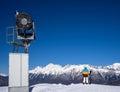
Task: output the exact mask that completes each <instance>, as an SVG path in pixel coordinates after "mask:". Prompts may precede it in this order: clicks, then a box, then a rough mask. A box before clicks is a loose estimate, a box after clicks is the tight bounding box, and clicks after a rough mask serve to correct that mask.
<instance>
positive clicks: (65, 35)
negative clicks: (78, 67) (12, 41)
mask: <svg viewBox="0 0 120 92" xmlns="http://www.w3.org/2000/svg"><path fill="white" fill-rule="evenodd" d="M16 10H18V11H20V12H27V13H29V14H30V15H31V16H32V18H33V20H34V22H35V27H36V32H37V39H36V41H34V42H32V43H31V46H30V48H29V55H30V65H29V66H30V69H33V68H35V67H36V66H38V65H40V66H45V65H47V64H49V63H55V64H60V65H66V64H91V65H102V66H105V65H110V64H113V63H115V62H120V1H119V0H3V1H0V24H1V25H0V73H8V61H9V60H8V55H9V52H12V49H13V46H11V45H8V44H6V37H5V35H6V27H8V26H15V23H14V21H15V20H14V18H15V17H14V12H15V11H16ZM21 49H22V48H21Z"/></svg>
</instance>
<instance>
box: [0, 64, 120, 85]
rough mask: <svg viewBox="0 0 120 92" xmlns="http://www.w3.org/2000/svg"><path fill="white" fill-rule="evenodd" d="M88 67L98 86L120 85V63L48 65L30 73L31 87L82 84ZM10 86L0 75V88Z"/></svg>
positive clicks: (92, 79)
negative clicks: (83, 73) (85, 68)
mask: <svg viewBox="0 0 120 92" xmlns="http://www.w3.org/2000/svg"><path fill="white" fill-rule="evenodd" d="M84 67H87V68H88V69H90V70H91V71H92V73H91V81H92V83H97V84H108V85H120V63H114V64H113V65H108V66H104V67H103V66H92V65H88V64H83V65H81V64H80V65H66V66H61V65H57V64H48V65H46V66H45V67H41V66H37V67H36V68H35V69H33V70H30V71H29V81H30V82H29V83H30V85H33V84H38V83H57V84H58V83H62V84H71V83H81V82H82V74H81V71H82V70H83V69H84ZM6 85H8V76H6V75H3V74H1V75H0V86H6Z"/></svg>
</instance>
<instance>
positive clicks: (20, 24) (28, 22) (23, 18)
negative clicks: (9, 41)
mask: <svg viewBox="0 0 120 92" xmlns="http://www.w3.org/2000/svg"><path fill="white" fill-rule="evenodd" d="M15 22H16V25H17V28H18V29H21V30H26V31H29V30H31V29H32V28H33V20H32V18H31V17H30V16H29V15H28V14H27V13H20V14H19V13H16V20H15Z"/></svg>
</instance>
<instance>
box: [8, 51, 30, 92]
mask: <svg viewBox="0 0 120 92" xmlns="http://www.w3.org/2000/svg"><path fill="white" fill-rule="evenodd" d="M28 58H29V56H28V54H24V53H10V54H9V90H8V91H9V92H29V88H28V85H29V83H28V82H29V79H28V74H29V73H28V61H29V60H28Z"/></svg>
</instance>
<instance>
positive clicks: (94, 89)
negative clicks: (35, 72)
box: [32, 84, 120, 92]
mask: <svg viewBox="0 0 120 92" xmlns="http://www.w3.org/2000/svg"><path fill="white" fill-rule="evenodd" d="M33 87H34V88H33V90H32V92H118V91H120V86H107V85H96V84H91V85H83V84H71V85H62V84H37V85H35V86H33Z"/></svg>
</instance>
